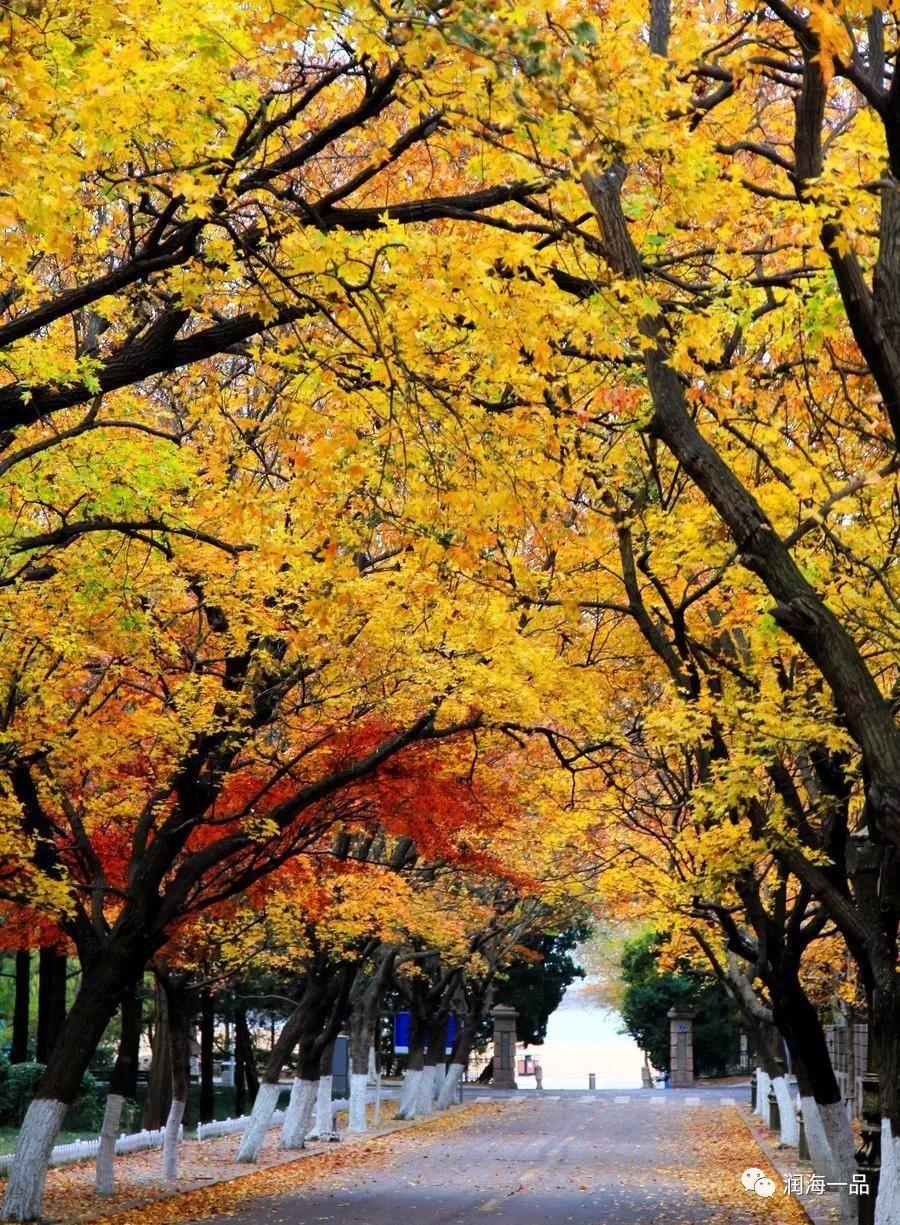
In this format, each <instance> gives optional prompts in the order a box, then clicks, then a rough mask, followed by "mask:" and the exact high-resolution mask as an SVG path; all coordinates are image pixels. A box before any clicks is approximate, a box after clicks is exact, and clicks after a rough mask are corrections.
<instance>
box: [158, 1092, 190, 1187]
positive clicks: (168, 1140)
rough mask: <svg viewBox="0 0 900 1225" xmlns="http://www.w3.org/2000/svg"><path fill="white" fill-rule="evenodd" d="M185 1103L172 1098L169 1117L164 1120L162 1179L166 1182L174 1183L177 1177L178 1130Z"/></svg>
mask: <svg viewBox="0 0 900 1225" xmlns="http://www.w3.org/2000/svg"><path fill="white" fill-rule="evenodd" d="M185 1105H186V1103H185V1102H179V1101H178V1099H177V1098H174V1097H173V1098H172V1105H171V1106H170V1107H169V1117H168V1118H167V1119H166V1132H165V1135H164V1136H163V1178H164V1179H165V1180H166V1182H174V1181H175V1179H176V1178H177V1177H178V1129H179V1127H181V1120H182V1119H183V1118H184V1108H185Z"/></svg>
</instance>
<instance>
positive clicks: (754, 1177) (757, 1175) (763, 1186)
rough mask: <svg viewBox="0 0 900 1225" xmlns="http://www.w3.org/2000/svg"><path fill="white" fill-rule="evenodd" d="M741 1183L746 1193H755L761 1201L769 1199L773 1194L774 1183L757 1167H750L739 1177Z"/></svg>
mask: <svg viewBox="0 0 900 1225" xmlns="http://www.w3.org/2000/svg"><path fill="white" fill-rule="evenodd" d="M741 1182H742V1183H743V1185H744V1189H745V1190H746V1191H755V1192H756V1194H757V1195H760V1196H762V1198H763V1199H770V1198H771V1196H773V1195H774V1194H775V1190H776V1187H775V1183H774V1182H773V1181H772V1179H771V1178H769V1176H768V1175H767V1174H765V1173H764V1172H763V1171H762V1170H760V1169H759V1168H758V1167H757V1166H755V1165H751V1166H750V1167H749V1168H748V1169H746V1170H744V1172H743V1174H742V1175H741Z"/></svg>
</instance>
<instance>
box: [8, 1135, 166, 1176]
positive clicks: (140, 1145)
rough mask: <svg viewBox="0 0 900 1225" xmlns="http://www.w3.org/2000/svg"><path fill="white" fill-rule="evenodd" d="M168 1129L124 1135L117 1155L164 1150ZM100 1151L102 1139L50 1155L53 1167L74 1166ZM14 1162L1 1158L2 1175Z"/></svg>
mask: <svg viewBox="0 0 900 1225" xmlns="http://www.w3.org/2000/svg"><path fill="white" fill-rule="evenodd" d="M165 1135H166V1129H165V1128H164V1127H157V1128H155V1129H154V1130H153V1131H136V1132H133V1133H132V1134H131V1135H130V1136H126V1135H125V1134H124V1133H123V1134H122V1135H121V1136H119V1138H118V1140H117V1141H116V1154H119V1153H141V1152H145V1151H146V1150H147V1149H151V1148H162V1146H163V1140H164V1139H165ZM183 1136H184V1128H183V1127H179V1129H178V1138H179V1140H180V1139H182V1137H183ZM99 1149H100V1137H99V1136H98V1137H97V1138H96V1139H95V1140H73V1141H72V1143H71V1144H57V1145H56V1147H55V1148H54V1149H53V1151H52V1152H51V1153H50V1164H51V1165H72V1164H73V1163H74V1162H76V1161H91V1160H93V1158H94V1157H96V1156H97V1153H98V1151H99ZM12 1162H13V1154H12V1153H7V1155H6V1156H4V1157H0V1173H4V1174H5V1173H6V1172H7V1171H8V1170H9V1168H10V1166H11V1165H12Z"/></svg>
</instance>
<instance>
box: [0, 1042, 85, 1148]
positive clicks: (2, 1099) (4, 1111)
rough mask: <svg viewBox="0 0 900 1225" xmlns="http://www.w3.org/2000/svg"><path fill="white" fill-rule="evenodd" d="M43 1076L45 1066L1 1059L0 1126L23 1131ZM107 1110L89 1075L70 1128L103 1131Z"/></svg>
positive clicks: (70, 1118) (72, 1109)
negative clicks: (101, 1125)
mask: <svg viewBox="0 0 900 1225" xmlns="http://www.w3.org/2000/svg"><path fill="white" fill-rule="evenodd" d="M43 1075H44V1064H42V1063H9V1062H8V1061H7V1060H5V1059H0V1125H3V1126H4V1127H21V1125H22V1120H23V1119H24V1118H25V1111H26V1110H27V1109H28V1106H29V1104H30V1103H31V1099H32V1098H33V1097H34V1094H35V1090H36V1089H37V1087H38V1084H39V1083H40V1079H41V1077H42V1076H43ZM103 1107H104V1100H103V1092H102V1091H101V1088H100V1086H99V1085H98V1083H97V1081H96V1079H95V1078H94V1077H93V1076H91V1074H90V1072H86V1073H85V1075H84V1076H83V1078H82V1081H81V1087H80V1088H79V1090H78V1096H77V1097H76V1099H75V1101H74V1102H73V1103H72V1105H71V1106H70V1107H69V1112H68V1115H67V1117H66V1125H67V1127H69V1128H70V1130H73V1131H95V1130H99V1128H100V1124H101V1122H102V1119H103Z"/></svg>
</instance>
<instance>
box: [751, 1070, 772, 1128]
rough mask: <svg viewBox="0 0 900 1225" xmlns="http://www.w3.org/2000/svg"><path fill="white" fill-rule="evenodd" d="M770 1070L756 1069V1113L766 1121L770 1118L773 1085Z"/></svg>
mask: <svg viewBox="0 0 900 1225" xmlns="http://www.w3.org/2000/svg"><path fill="white" fill-rule="evenodd" d="M771 1083H772V1082H771V1080H769V1074H768V1072H765V1071H763V1069H762V1068H757V1069H756V1112H755V1113H756V1114H758V1115H759V1117H760V1118H761V1119H763V1120H765V1121H766V1122H768V1118H769V1086H770V1085H771Z"/></svg>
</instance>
